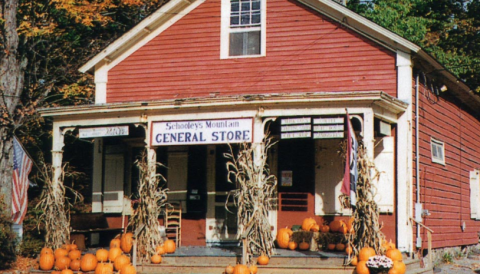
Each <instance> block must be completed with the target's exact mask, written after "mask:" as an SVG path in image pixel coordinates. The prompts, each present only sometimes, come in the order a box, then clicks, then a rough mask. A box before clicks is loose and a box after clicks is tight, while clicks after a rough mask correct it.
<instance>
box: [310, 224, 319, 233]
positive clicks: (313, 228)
mask: <svg viewBox="0 0 480 274" xmlns="http://www.w3.org/2000/svg"><path fill="white" fill-rule="evenodd" d="M310 230H311V231H313V232H318V231H320V226H319V225H317V224H314V225H313V226H312V228H310Z"/></svg>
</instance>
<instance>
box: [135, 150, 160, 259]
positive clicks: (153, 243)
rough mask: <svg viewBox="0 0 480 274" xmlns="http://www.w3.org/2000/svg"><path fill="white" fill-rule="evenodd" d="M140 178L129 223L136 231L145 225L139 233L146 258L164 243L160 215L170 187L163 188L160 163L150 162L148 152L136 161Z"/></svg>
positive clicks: (139, 248) (138, 236)
mask: <svg viewBox="0 0 480 274" xmlns="http://www.w3.org/2000/svg"><path fill="white" fill-rule="evenodd" d="M135 165H136V166H137V167H138V170H139V173H140V178H139V180H138V200H137V201H136V203H135V205H134V212H133V216H132V218H131V219H130V222H129V224H128V226H129V227H131V228H132V230H133V231H135V230H136V229H137V228H141V227H143V229H141V231H140V233H139V234H138V235H137V238H136V241H137V248H138V250H139V251H140V252H139V257H140V258H146V257H147V256H149V255H151V254H154V253H155V248H156V247H157V246H159V245H161V244H162V243H163V239H162V237H161V234H160V224H159V222H158V216H159V215H160V213H161V211H162V207H163V206H164V204H165V202H166V200H167V192H168V189H165V188H162V185H163V183H164V182H165V178H164V177H163V176H162V175H161V174H158V173H156V168H157V167H163V165H162V164H160V163H155V164H149V163H148V161H147V156H146V153H143V155H142V156H141V158H140V159H139V160H137V161H136V162H135Z"/></svg>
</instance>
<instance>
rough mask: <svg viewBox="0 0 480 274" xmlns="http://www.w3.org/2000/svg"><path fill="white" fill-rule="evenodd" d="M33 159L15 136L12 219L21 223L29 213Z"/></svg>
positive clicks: (16, 222)
mask: <svg viewBox="0 0 480 274" xmlns="http://www.w3.org/2000/svg"><path fill="white" fill-rule="evenodd" d="M32 164H33V162H32V160H31V159H30V158H29V157H28V155H27V153H26V152H25V151H24V150H23V147H22V145H21V144H20V142H19V141H18V140H17V138H16V137H14V138H13V187H12V214H13V215H12V221H13V222H14V223H15V224H21V223H22V222H23V218H25V214H26V213H27V204H28V195H27V190H28V186H29V183H30V182H29V181H28V174H29V173H30V171H31V170H32Z"/></svg>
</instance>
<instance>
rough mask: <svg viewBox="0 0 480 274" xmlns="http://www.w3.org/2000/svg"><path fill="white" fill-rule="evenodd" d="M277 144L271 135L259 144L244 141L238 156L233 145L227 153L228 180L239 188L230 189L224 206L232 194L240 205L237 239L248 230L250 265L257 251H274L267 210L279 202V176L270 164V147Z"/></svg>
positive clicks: (270, 252)
mask: <svg viewBox="0 0 480 274" xmlns="http://www.w3.org/2000/svg"><path fill="white" fill-rule="evenodd" d="M273 145H274V143H272V138H271V137H268V134H267V135H266V136H265V138H264V139H263V142H262V143H260V144H256V145H250V144H242V145H240V151H239V152H238V155H237V156H236V157H235V156H234V154H233V152H232V148H231V147H230V153H225V157H226V158H227V159H229V161H228V162H227V170H228V175H229V176H228V180H229V182H230V183H234V184H236V186H237V189H235V190H232V191H230V192H229V194H228V197H227V202H226V203H225V208H226V209H227V210H228V206H227V203H228V200H229V198H230V197H233V201H234V205H235V206H236V207H237V209H238V210H237V222H238V230H237V238H238V239H240V238H241V237H242V235H244V234H245V233H246V235H244V236H246V240H247V241H246V242H247V258H244V259H245V261H246V263H247V264H251V263H252V258H253V255H254V254H265V255H267V256H269V257H270V256H271V255H272V254H273V249H274V244H273V241H274V239H273V236H272V232H271V229H270V223H269V221H268V211H269V210H271V209H272V208H273V206H274V205H275V203H276V197H277V196H276V194H277V193H276V185H277V178H276V177H275V176H274V175H270V169H269V168H268V165H267V153H268V150H269V149H270V148H271V147H272V146H273ZM257 146H258V147H257Z"/></svg>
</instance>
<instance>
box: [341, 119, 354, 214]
mask: <svg viewBox="0 0 480 274" xmlns="http://www.w3.org/2000/svg"><path fill="white" fill-rule="evenodd" d="M357 150H358V142H357V138H356V137H355V131H354V130H353V127H352V122H350V115H349V114H348V111H347V151H346V159H345V173H344V175H343V184H342V189H341V192H342V193H343V194H346V195H349V196H350V204H351V205H352V206H353V207H354V206H355V204H356V203H357V194H356V193H357V179H358V169H357Z"/></svg>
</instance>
